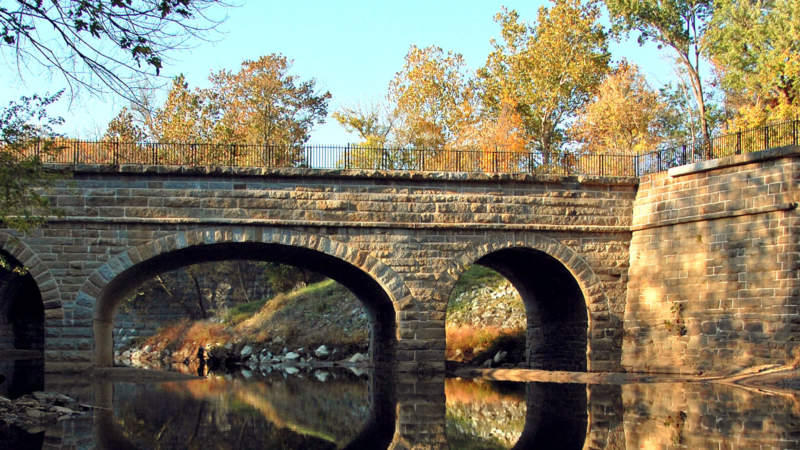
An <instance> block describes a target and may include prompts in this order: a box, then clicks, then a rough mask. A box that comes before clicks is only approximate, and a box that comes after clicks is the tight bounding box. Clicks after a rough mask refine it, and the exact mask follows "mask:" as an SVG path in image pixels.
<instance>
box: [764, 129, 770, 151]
mask: <svg viewBox="0 0 800 450" xmlns="http://www.w3.org/2000/svg"><path fill="white" fill-rule="evenodd" d="M768 148H769V126H765V127H764V150H766V149H768Z"/></svg>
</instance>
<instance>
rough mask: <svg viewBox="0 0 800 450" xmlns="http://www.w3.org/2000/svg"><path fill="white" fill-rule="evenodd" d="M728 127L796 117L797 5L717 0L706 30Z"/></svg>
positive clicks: (781, 0) (799, 81) (799, 108)
mask: <svg viewBox="0 0 800 450" xmlns="http://www.w3.org/2000/svg"><path fill="white" fill-rule="evenodd" d="M706 38H707V42H708V51H709V54H710V55H711V60H712V62H713V63H714V64H715V66H716V68H717V70H718V72H719V76H720V80H721V84H722V87H723V88H724V89H725V91H726V94H727V95H726V102H727V103H728V106H729V107H731V109H733V110H734V112H735V114H736V117H735V118H734V120H733V121H732V122H731V123H730V124H729V127H730V128H740V127H741V128H749V127H754V126H761V125H763V124H764V123H765V122H767V121H774V120H786V119H792V118H797V117H800V4H799V3H798V2H796V1H791V0H757V1H749V0H748V1H742V0H720V1H717V2H715V11H714V16H713V17H712V19H711V23H710V25H709V28H708V31H707V33H706Z"/></svg>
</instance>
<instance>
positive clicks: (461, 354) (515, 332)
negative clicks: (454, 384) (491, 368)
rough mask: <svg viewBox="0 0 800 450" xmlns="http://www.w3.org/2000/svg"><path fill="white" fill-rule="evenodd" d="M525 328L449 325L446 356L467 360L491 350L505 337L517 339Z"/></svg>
mask: <svg viewBox="0 0 800 450" xmlns="http://www.w3.org/2000/svg"><path fill="white" fill-rule="evenodd" d="M520 333H524V330H519V329H511V328H497V327H481V328H477V327H473V326H470V325H461V326H448V327H447V328H446V330H445V334H446V337H447V345H446V347H445V358H446V359H447V360H448V361H459V362H466V361H471V360H472V359H474V358H475V357H476V356H478V355H479V354H481V353H484V352H485V351H487V350H489V349H490V348H491V347H492V346H493V345H494V344H495V343H496V342H498V341H500V340H503V339H515V338H517V336H519V335H520Z"/></svg>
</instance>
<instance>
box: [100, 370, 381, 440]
mask: <svg viewBox="0 0 800 450" xmlns="http://www.w3.org/2000/svg"><path fill="white" fill-rule="evenodd" d="M335 376H336V375H333V374H332V375H330V377H331V378H330V379H328V380H326V382H325V383H321V382H319V381H315V380H309V379H305V378H300V377H287V378H284V377H283V376H281V375H277V376H271V377H265V378H261V379H249V380H245V379H242V378H225V377H210V378H208V379H200V380H192V381H180V382H168V383H161V384H158V385H143V384H131V383H119V384H115V385H114V386H113V390H114V392H113V416H114V419H115V421H116V424H117V426H118V428H119V433H121V434H123V435H124V436H126V437H127V440H128V441H129V443H130V444H132V445H133V446H134V447H136V448H201V447H202V448H278V447H280V448H341V447H344V446H346V445H347V444H348V443H349V442H350V441H352V440H353V439H354V438H356V437H357V436H358V434H359V432H360V431H361V428H363V427H364V425H365V423H367V422H368V419H369V414H370V399H369V392H368V385H367V382H366V380H363V379H358V378H353V377H347V376H346V375H343V374H339V375H338V378H334V377H335ZM119 444H120V442H119V440H117V441H116V442H115V448H118V445H119Z"/></svg>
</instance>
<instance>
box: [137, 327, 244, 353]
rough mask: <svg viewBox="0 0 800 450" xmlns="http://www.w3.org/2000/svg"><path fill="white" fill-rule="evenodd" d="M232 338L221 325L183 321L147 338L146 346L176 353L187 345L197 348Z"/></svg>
mask: <svg viewBox="0 0 800 450" xmlns="http://www.w3.org/2000/svg"><path fill="white" fill-rule="evenodd" d="M230 338H231V332H230V331H229V330H227V329H226V328H225V326H224V325H222V324H220V323H215V322H210V321H205V320H200V321H196V322H193V321H191V320H189V319H181V320H180V321H179V322H176V323H173V324H171V325H167V326H164V327H162V328H161V329H160V330H158V332H157V333H156V334H154V335H153V336H150V337H149V338H147V340H146V341H145V344H147V345H150V346H151V347H152V348H153V349H158V350H163V349H168V350H171V351H173V352H174V351H177V350H180V349H182V348H184V347H185V346H187V345H191V346H192V347H194V348H197V347H198V346H208V344H213V343H217V342H226V341H228V340H229V339H230Z"/></svg>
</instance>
